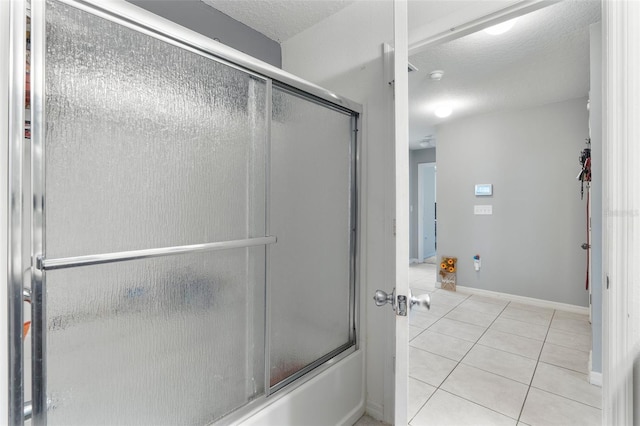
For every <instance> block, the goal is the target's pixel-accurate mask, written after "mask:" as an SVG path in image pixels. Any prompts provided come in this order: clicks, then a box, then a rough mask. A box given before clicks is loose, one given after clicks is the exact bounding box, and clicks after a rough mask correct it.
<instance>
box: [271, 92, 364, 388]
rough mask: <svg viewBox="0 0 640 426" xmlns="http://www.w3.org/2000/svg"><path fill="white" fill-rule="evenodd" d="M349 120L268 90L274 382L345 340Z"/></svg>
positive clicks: (309, 102) (333, 112)
mask: <svg viewBox="0 0 640 426" xmlns="http://www.w3.org/2000/svg"><path fill="white" fill-rule="evenodd" d="M350 144H351V117H350V116H349V115H346V114H343V113H341V112H338V111H336V110H333V109H330V108H327V107H325V106H322V105H319V104H317V103H314V102H311V101H309V100H306V99H303V98H301V97H298V96H296V95H294V94H291V93H288V92H286V91H283V90H282V89H279V88H274V90H273V121H272V142H271V146H272V153H271V161H272V166H271V193H270V196H271V201H270V203H271V232H272V234H273V235H277V236H278V242H277V244H274V245H273V246H271V249H270V250H271V251H270V261H271V283H272V284H271V295H272V296H271V303H272V306H271V312H272V314H271V345H270V347H271V366H270V368H271V385H274V384H276V383H278V382H280V381H281V380H283V379H284V378H286V377H287V376H289V375H291V374H293V373H295V372H296V371H298V370H300V369H301V368H304V367H305V366H307V365H309V364H310V363H312V362H314V361H316V360H317V359H318V358H321V357H322V356H324V355H327V354H328V353H330V352H331V351H333V350H335V349H337V348H339V347H340V346H342V345H345V344H347V343H349V341H350V340H349V339H350V334H349V324H350V323H349V303H350V281H349V277H350V275H349V259H350V257H349V235H350V232H349V230H350V228H349V226H350V222H349V218H350V211H349V206H350V202H349V200H350V170H351V168H350V161H351V156H350Z"/></svg>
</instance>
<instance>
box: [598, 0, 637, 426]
mask: <svg viewBox="0 0 640 426" xmlns="http://www.w3.org/2000/svg"><path fill="white" fill-rule="evenodd" d="M638 22H640V3H639V2H637V1H633V0H631V1H612V0H605V1H603V16H602V23H603V28H602V43H603V71H604V76H603V77H604V78H603V215H602V217H603V222H604V223H603V244H604V247H603V274H604V277H603V280H602V281H603V293H604V294H603V315H602V316H603V349H604V350H603V424H621V425H622V424H625V425H629V424H633V423H634V406H636V407H637V406H638V405H637V403H638V398H639V395H638V393H639V392H638V391H639V386H640V377H638V372H637V369H636V372H635V374H634V371H633V370H634V368H633V367H634V363H637V362H638V357H639V355H640V346H639V345H640V336H639V333H640V289H639V288H638V287H639V286H640V264H639V263H638V259H640V170H639V168H640V143H639V141H640V125H639V124H638V116H640V28H639V27H638ZM634 391H635V392H634ZM634 394H635V395H634ZM634 399H635V401H634ZM635 414H636V417H637V416H638V415H639V414H640V413H635ZM636 421H637V419H636Z"/></svg>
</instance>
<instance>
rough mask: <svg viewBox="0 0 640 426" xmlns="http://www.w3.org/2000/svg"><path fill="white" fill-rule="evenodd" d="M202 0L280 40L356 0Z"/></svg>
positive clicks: (280, 41)
mask: <svg viewBox="0 0 640 426" xmlns="http://www.w3.org/2000/svg"><path fill="white" fill-rule="evenodd" d="M202 1H203V2H204V3H206V4H208V5H210V6H212V7H214V8H216V9H218V10H219V11H220V12H222V13H224V14H226V15H228V16H230V17H232V18H233V19H235V20H236V21H240V22H242V23H243V24H245V25H247V26H249V27H251V28H253V29H254V30H256V31H258V32H260V33H262V34H264V35H266V36H267V37H269V38H270V39H272V40H275V41H277V42H278V43H282V42H283V41H286V40H287V39H289V38H291V37H293V36H294V35H296V34H298V33H300V32H302V31H304V30H305V29H307V28H309V27H312V26H313V25H315V24H317V23H318V22H320V21H322V20H323V19H325V18H327V17H329V16H331V15H333V14H334V13H337V12H338V11H340V10H342V9H344V8H345V7H347V6H349V5H350V4H351V3H353V2H354V0H202Z"/></svg>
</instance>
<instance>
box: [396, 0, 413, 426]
mask: <svg viewBox="0 0 640 426" xmlns="http://www.w3.org/2000/svg"><path fill="white" fill-rule="evenodd" d="M393 10H394V23H393V24H394V45H395V49H394V52H395V54H394V64H393V71H394V72H393V74H394V81H395V84H394V89H395V97H394V99H395V105H394V106H395V108H394V118H395V120H394V122H395V180H396V182H395V183H396V188H395V189H396V190H395V193H396V219H395V220H396V226H395V236H396V247H395V248H396V293H395V295H396V304H397V306H396V341H395V344H396V347H395V407H394V408H395V410H394V412H395V415H394V420H395V421H394V424H395V425H398V426H399V425H406V424H407V423H408V418H407V401H408V395H407V388H408V375H409V316H408V310H409V308H410V305H411V302H410V301H409V303H407V302H408V299H411V295H410V294H409V87H408V85H409V77H408V74H407V63H408V61H409V57H408V34H407V2H406V0H395V1H394V8H393ZM403 297H404V307H403V306H402V305H403V302H402V300H403V299H402V298H403ZM407 305H409V306H407Z"/></svg>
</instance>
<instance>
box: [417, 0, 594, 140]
mask: <svg viewBox="0 0 640 426" xmlns="http://www.w3.org/2000/svg"><path fill="white" fill-rule="evenodd" d="M598 21H600V1H599V0H577V1H576V0H565V1H563V2H560V3H557V4H553V5H551V6H547V7H545V8H543V9H540V10H537V11H535V12H532V13H530V14H528V15H525V16H521V17H519V18H518V21H517V22H516V23H515V25H514V27H513V28H512V29H511V30H510V31H508V32H506V33H504V34H502V35H495V36H492V35H490V34H487V33H485V32H484V31H479V32H477V33H474V34H470V35H468V36H466V37H463V38H460V39H457V40H453V41H451V42H448V43H445V44H441V45H437V46H434V47H432V48H429V49H428V50H426V51H424V52H422V53H419V54H417V55H414V56H411V57H410V58H409V61H410V62H411V63H412V64H413V65H415V66H417V67H418V69H419V71H417V72H412V73H410V74H409V110H410V131H409V146H410V148H411V149H420V148H424V146H420V142H421V141H423V140H424V139H425V138H427V137H428V136H429V135H433V137H434V138H433V140H432V142H431V145H432V146H434V145H435V141H436V140H437V127H436V126H437V125H438V124H440V123H444V122H450V121H452V120H455V119H458V118H461V117H467V116H470V115H476V114H484V113H488V112H491V111H497V110H505V109H519V108H526V107H531V106H535V105H544V104H547V103H553V102H560V101H563V100H568V99H575V98H579V97H581V96H586V95H587V94H588V91H589V25H590V24H592V23H595V22H598ZM433 70H444V72H445V74H444V77H443V78H442V80H441V81H433V80H431V79H429V73H430V72H431V71H433ZM444 102H449V103H451V105H452V106H453V109H454V111H453V114H452V115H451V116H450V117H448V118H437V117H436V116H435V115H434V114H433V110H434V108H435V106H436V105H437V104H440V103H444ZM585 108H586V105H585Z"/></svg>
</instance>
